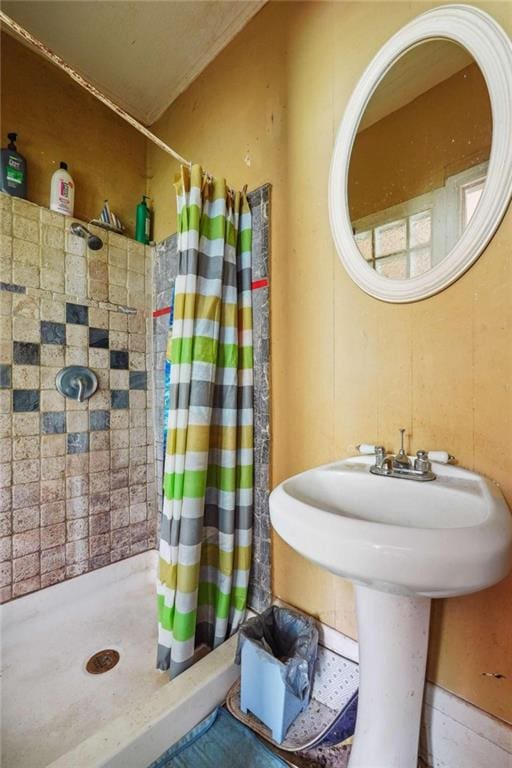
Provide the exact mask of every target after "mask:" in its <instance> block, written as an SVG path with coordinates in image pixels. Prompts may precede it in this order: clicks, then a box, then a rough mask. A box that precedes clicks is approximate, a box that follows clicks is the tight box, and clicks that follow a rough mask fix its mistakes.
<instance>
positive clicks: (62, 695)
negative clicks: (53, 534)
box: [0, 553, 168, 768]
mask: <svg viewBox="0 0 512 768" xmlns="http://www.w3.org/2000/svg"><path fill="white" fill-rule="evenodd" d="M151 554H153V553H144V555H139V556H137V557H138V558H141V564H142V565H145V567H144V568H139V570H134V568H135V565H134V566H133V567H132V572H131V573H128V574H127V575H125V572H124V571H123V575H122V578H121V579H120V580H119V579H118V580H115V581H113V582H111V583H106V584H103V583H102V580H101V578H97V577H99V576H100V577H101V571H96V572H94V573H92V574H90V575H89V574H87V575H86V576H85V577H83V576H82V577H81V578H80V579H78V580H73V581H70V582H66V583H65V584H62V585H59V587H63V588H64V589H63V590H62V592H61V597H62V602H61V603H60V605H58V607H56V608H54V609H53V610H49V611H48V612H43V611H41V612H40V613H39V614H38V613H37V605H36V603H35V602H34V612H33V613H29V615H26V616H25V617H24V620H23V621H21V622H20V623H18V622H16V624H17V626H15V627H13V628H8V629H7V631H4V633H3V659H2V662H3V663H2V667H3V690H2V699H3V702H2V720H3V729H4V734H5V736H4V738H3V740H2V755H1V760H0V763H1V765H2V768H21V766H23V768H42V766H46V765H48V764H49V763H51V762H52V761H53V760H55V759H56V758H57V757H58V756H60V755H62V754H63V753H65V752H66V751H67V750H69V749H71V748H72V747H73V746H75V745H76V744H78V743H79V742H80V741H82V740H83V739H84V738H86V737H88V736H89V735H91V734H92V733H94V732H95V731H96V730H98V728H100V727H101V726H102V725H104V724H105V721H107V720H110V719H112V718H114V717H117V716H118V715H120V714H121V713H122V712H123V711H125V710H126V708H127V707H130V706H133V705H134V704H137V702H139V701H141V700H142V699H144V698H146V697H147V696H148V695H149V694H151V693H152V692H153V691H155V690H156V689H158V688H159V687H160V686H161V685H164V684H165V683H166V682H168V677H167V675H165V674H162V673H161V672H158V671H157V670H156V669H155V653H156V650H155V649H156V620H155V621H151V620H149V621H148V616H149V617H150V616H152V615H154V612H155V586H154V575H153V571H152V567H150V558H149V557H148V556H149V555H151ZM136 559H137V558H131V561H132V562H133V561H135V560H136ZM125 562H128V561H125ZM118 565H120V567H123V566H122V564H116V565H115V566H110V568H107V569H103V570H104V571H111V569H112V568H116V567H117V566H118ZM89 576H92V577H96V578H97V582H95V584H94V587H95V588H94V590H92V591H88V592H87V593H86V594H80V592H79V591H78V590H73V587H74V585H75V584H78V582H80V581H81V580H82V579H84V578H85V579H87V578H89ZM33 597H34V596H33V595H29V596H28V598H27V599H32V598H33ZM22 599H25V598H22ZM105 648H112V649H115V650H117V651H118V652H119V654H120V660H119V663H118V664H117V666H116V667H114V668H113V669H111V670H110V671H109V672H106V673H104V674H95V675H91V674H88V673H87V672H86V671H85V664H86V662H87V660H88V659H89V657H90V656H91V655H92V654H93V653H95V652H96V651H98V650H101V649H105ZM70 768H71V766H70Z"/></svg>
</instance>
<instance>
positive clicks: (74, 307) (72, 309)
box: [66, 302, 89, 325]
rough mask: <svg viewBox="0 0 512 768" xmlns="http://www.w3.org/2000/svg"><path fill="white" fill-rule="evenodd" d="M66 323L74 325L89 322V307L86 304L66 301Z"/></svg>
mask: <svg viewBox="0 0 512 768" xmlns="http://www.w3.org/2000/svg"><path fill="white" fill-rule="evenodd" d="M66 323H74V325H88V324H89V307H86V306H85V305H84V304H71V303H70V302H66Z"/></svg>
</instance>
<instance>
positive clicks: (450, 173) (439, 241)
mask: <svg viewBox="0 0 512 768" xmlns="http://www.w3.org/2000/svg"><path fill="white" fill-rule="evenodd" d="M491 139H492V116H491V105H490V101H489V94H488V91H487V86H486V84H485V80H484V78H483V75H482V73H481V71H480V69H479V67H478V65H477V64H476V62H475V61H474V60H473V58H472V57H471V56H470V54H469V53H468V52H467V51H466V50H465V49H464V48H462V47H460V46H459V45H457V44H456V43H453V42H450V41H447V40H432V41H428V42H424V43H421V44H419V45H417V46H415V47H414V48H412V49H410V50H409V51H407V52H406V53H405V54H404V55H403V56H402V57H401V58H400V59H399V60H398V61H397V62H396V63H395V64H394V65H393V67H391V69H390V70H389V71H388V73H387V74H386V75H385V77H384V78H383V80H382V81H381V82H380V84H379V85H378V87H377V89H376V90H375V91H374V93H373V95H372V97H371V99H370V101H369V102H368V105H367V107H366V110H365V112H364V115H363V117H362V119H361V122H360V124H359V128H358V133H357V136H356V139H355V141H354V146H353V149H352V154H351V157H350V167H349V178H348V205H349V214H350V220H351V223H352V230H353V233H354V237H355V240H356V243H357V246H358V248H359V251H360V253H361V255H362V256H363V257H364V259H366V261H367V263H368V265H369V266H371V267H373V269H375V270H376V271H377V272H378V273H379V274H381V275H383V276H384V277H388V278H392V279H398V280H404V279H408V278H412V277H416V276H417V275H420V274H422V273H424V272H426V271H428V270H429V269H431V268H432V267H433V266H435V265H436V264H437V263H439V262H440V261H441V260H442V259H443V258H444V257H445V256H446V255H447V254H448V253H449V252H450V250H451V249H452V248H453V246H454V245H455V243H456V242H457V240H458V239H459V238H460V236H461V234H462V232H463V231H464V229H465V227H466V226H467V224H468V222H469V221H470V219H471V217H472V215H473V213H474V212H475V209H476V207H477V205H478V202H479V200H480V196H481V194H482V191H483V189H484V185H485V179H486V173H487V164H488V160H489V154H490V149H491Z"/></svg>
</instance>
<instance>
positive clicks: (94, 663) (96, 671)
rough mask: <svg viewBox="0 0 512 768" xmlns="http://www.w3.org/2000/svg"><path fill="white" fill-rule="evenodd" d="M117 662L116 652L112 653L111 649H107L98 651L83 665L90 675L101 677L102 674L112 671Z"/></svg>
mask: <svg viewBox="0 0 512 768" xmlns="http://www.w3.org/2000/svg"><path fill="white" fill-rule="evenodd" d="M118 661H119V654H118V652H117V651H114V650H113V649H112V648H107V649H106V650H104V651H98V652H97V653H95V654H94V655H93V656H91V658H90V659H89V661H88V662H87V664H86V665H85V668H86V670H87V671H88V672H89V674H91V675H102V674H103V672H108V671H109V670H110V669H113V667H115V665H116V664H117V662H118Z"/></svg>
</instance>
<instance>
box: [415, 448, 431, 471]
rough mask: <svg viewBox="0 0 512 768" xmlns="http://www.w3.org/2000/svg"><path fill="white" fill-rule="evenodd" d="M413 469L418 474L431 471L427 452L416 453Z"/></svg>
mask: <svg viewBox="0 0 512 768" xmlns="http://www.w3.org/2000/svg"><path fill="white" fill-rule="evenodd" d="M414 469H416V470H418V472H430V471H431V470H432V463H431V462H430V460H429V457H428V452H427V451H417V452H416V458H415V460H414Z"/></svg>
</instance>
